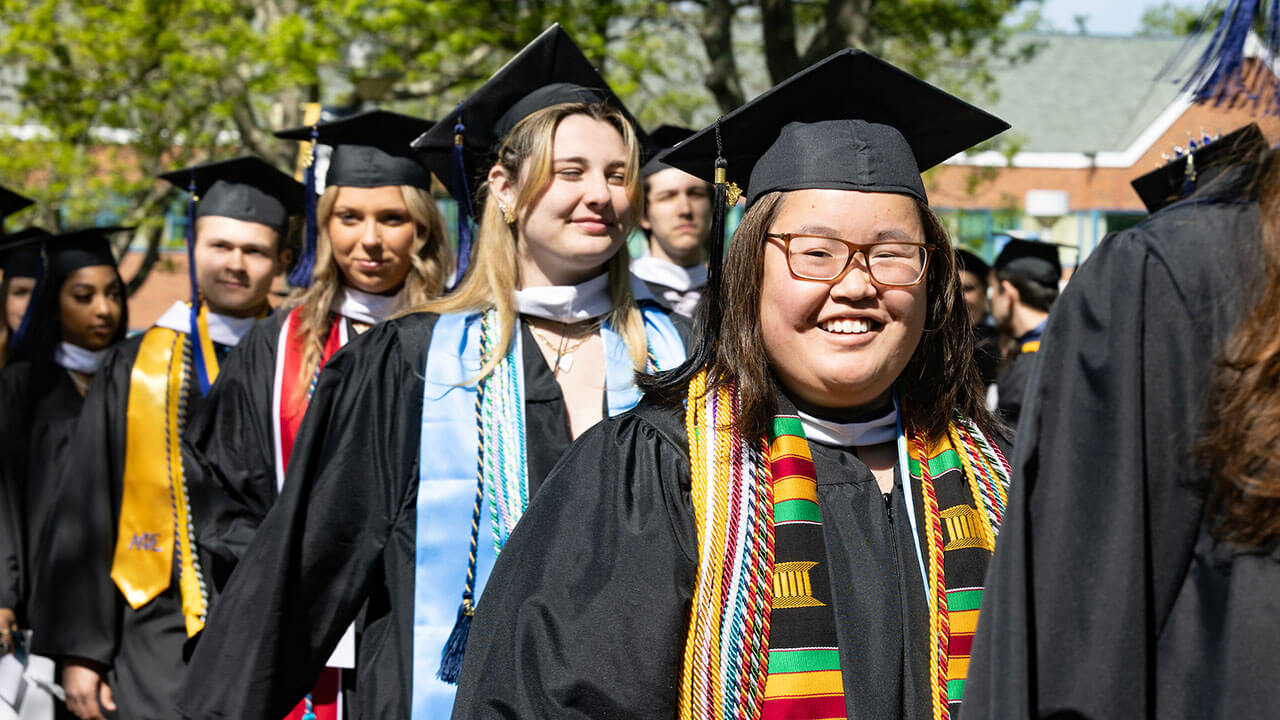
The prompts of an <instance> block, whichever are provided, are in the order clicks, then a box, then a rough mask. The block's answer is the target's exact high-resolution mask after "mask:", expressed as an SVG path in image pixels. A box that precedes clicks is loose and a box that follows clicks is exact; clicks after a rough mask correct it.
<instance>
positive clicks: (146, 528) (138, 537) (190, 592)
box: [111, 327, 213, 636]
mask: <svg viewBox="0 0 1280 720" xmlns="http://www.w3.org/2000/svg"><path fill="white" fill-rule="evenodd" d="M186 339H187V336H186V334H185V333H178V332H175V331H173V330H169V329H167V328H159V327H156V328H152V329H151V330H149V331H147V334H146V335H145V336H144V337H143V340H142V346H141V347H140V348H139V350H138V358H137V360H136V361H135V362H134V365H133V372H132V374H131V375H130V381H129V405H128V426H127V431H126V440H125V465H124V472H125V474H124V490H123V497H122V499H121V506H120V527H119V531H118V533H117V536H116V549H115V556H114V558H113V560H112V563H111V579H112V580H113V581H115V584H116V586H117V587H119V588H120V592H121V593H122V594H123V595H124V597H125V600H126V601H128V603H129V606H130V607H132V608H133V609H135V610H137V609H139V608H141V607H143V606H144V605H146V604H147V603H149V602H151V600H153V599H155V597H156V596H157V595H159V594H160V593H162V592H164V591H165V590H167V589H168V588H169V583H170V581H171V576H172V569H173V547H174V535H175V530H177V533H176V534H177V540H178V548H179V558H180V560H181V572H180V575H179V578H180V579H179V588H180V590H181V592H182V613H183V616H184V618H185V620H186V628H187V635H188V636H191V635H194V634H196V633H198V632H199V631H200V630H201V629H202V628H203V627H204V615H205V599H204V593H203V591H202V589H201V587H200V579H199V578H198V577H197V570H196V561H195V549H194V547H193V546H192V542H191V534H190V532H189V529H190V527H191V525H190V519H189V517H188V507H187V493H186V488H185V486H184V477H183V468H182V446H181V443H180V442H179V439H180V437H181V431H182V428H181V418H180V408H181V405H182V402H183V395H184V390H185V385H186V382H185V381H186V379H187V378H186V369H185V367H184V365H185V363H184V358H183V352H182V344H183V343H185V342H186ZM212 379H213V378H210V380H212ZM160 409H163V414H160V413H157V410H160Z"/></svg>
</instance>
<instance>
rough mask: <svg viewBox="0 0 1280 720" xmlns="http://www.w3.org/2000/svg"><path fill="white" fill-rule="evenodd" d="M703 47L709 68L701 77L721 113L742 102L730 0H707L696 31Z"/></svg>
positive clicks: (743, 99) (743, 100) (744, 100)
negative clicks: (703, 18) (699, 27)
mask: <svg viewBox="0 0 1280 720" xmlns="http://www.w3.org/2000/svg"><path fill="white" fill-rule="evenodd" d="M698 35H699V36H700V37H701V38H702V46H703V47H704V48H706V51H707V59H709V60H710V61H711V71H710V72H708V73H707V78H706V80H705V81H704V82H705V84H706V86H707V89H708V90H710V91H711V94H712V95H713V96H714V97H715V99H716V104H717V105H719V106H720V112H721V113H727V112H729V111H730V110H733V109H734V108H736V107H738V106H740V105H742V104H743V103H744V102H746V99H745V98H744V97H743V96H742V83H741V82H740V81H739V80H738V63H737V62H736V61H735V60H734V57H733V4H732V3H731V2H730V0H708V2H707V10H706V13H705V22H704V23H703V26H702V29H700V30H699V31H698Z"/></svg>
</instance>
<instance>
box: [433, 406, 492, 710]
mask: <svg viewBox="0 0 1280 720" xmlns="http://www.w3.org/2000/svg"><path fill="white" fill-rule="evenodd" d="M479 408H480V398H479V397H477V398H476V409H477V411H479ZM477 421H478V418H477ZM480 452H481V453H483V452H484V450H483V449H481V451H480ZM480 462H481V463H483V462H484V460H483V457H482V458H481V460H480ZM483 503H484V473H483V472H482V471H478V472H477V473H476V501H475V505H474V506H473V507H472V509H471V547H470V549H469V551H468V554H467V580H466V583H465V584H463V586H462V603H461V604H459V605H458V619H457V620H456V621H455V622H454V623H453V630H452V631H450V632H449V639H448V640H446V641H445V643H444V649H443V650H441V651H440V669H439V670H436V677H437V678H440V679H441V680H443V681H444V682H447V683H450V684H452V685H457V684H458V677H459V676H460V675H461V674H462V658H463V657H464V656H465V655H466V652H467V638H468V637H470V635H471V617H472V616H473V615H475V614H476V606H475V597H476V594H475V590H476V557H477V553H478V552H479V550H480V506H481V505H482V504H483Z"/></svg>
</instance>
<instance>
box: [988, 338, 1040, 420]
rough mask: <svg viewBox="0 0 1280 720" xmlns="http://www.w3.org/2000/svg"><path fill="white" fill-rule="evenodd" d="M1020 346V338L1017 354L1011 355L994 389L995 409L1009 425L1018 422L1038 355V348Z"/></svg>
mask: <svg viewBox="0 0 1280 720" xmlns="http://www.w3.org/2000/svg"><path fill="white" fill-rule="evenodd" d="M1021 346H1022V341H1021V340H1020V341H1019V342H1018V354H1017V355H1014V356H1013V358H1012V359H1011V360H1010V361H1009V367H1007V368H1005V369H1004V372H1002V373H1000V378H999V380H997V381H996V389H997V391H998V393H999V395H998V397H997V399H996V409H997V410H999V412H1000V419H1001V420H1003V421H1004V422H1005V423H1006V424H1008V425H1009V426H1010V427H1014V426H1016V425H1017V424H1018V417H1019V416H1020V415H1021V414H1022V406H1023V404H1024V403H1025V402H1026V395H1027V385H1028V383H1030V382H1031V372H1032V370H1033V369H1034V368H1035V365H1036V358H1037V357H1039V355H1040V352H1039V351H1038V350H1032V351H1030V352H1027V351H1023V350H1022V349H1021Z"/></svg>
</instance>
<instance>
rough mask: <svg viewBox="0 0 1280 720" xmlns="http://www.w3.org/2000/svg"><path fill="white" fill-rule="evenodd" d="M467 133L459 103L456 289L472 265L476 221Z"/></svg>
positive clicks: (455, 132) (455, 147) (456, 128)
mask: <svg viewBox="0 0 1280 720" xmlns="http://www.w3.org/2000/svg"><path fill="white" fill-rule="evenodd" d="M466 132H467V126H466V125H464V124H463V123H462V103H458V122H457V124H455V125H454V126H453V150H452V153H453V176H454V177H453V180H454V183H453V184H454V187H456V188H458V196H456V197H454V200H457V201H458V272H457V273H456V274H455V277H456V278H457V281H456V282H455V285H454V286H455V287H456V286H457V283H460V282H462V276H463V274H465V273H466V271H467V265H469V264H470V263H471V223H472V222H473V221H474V220H475V210H474V209H473V208H472V207H471V182H470V178H468V177H467V161H466V156H465V154H464V152H463V150H464V148H463V146H462V139H463V135H465V134H466Z"/></svg>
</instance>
